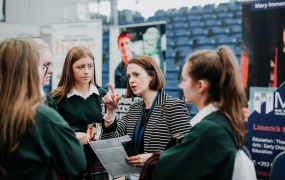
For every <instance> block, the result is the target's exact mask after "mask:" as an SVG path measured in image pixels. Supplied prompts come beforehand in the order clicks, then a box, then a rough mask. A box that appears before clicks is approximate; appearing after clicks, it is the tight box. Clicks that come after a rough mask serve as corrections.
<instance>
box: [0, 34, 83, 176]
mask: <svg viewBox="0 0 285 180" xmlns="http://www.w3.org/2000/svg"><path fill="white" fill-rule="evenodd" d="M0 64H1V66H0V99H1V101H0V124H1V126H0V149H1V152H0V179H1V180H9V179H35V180H36V179H51V180H56V179H57V176H56V175H57V174H58V175H60V176H62V177H65V178H71V177H73V176H77V175H78V174H80V173H82V172H83V171H84V170H85V166H86V160H85V157H84V152H83V147H82V145H81V143H80V141H79V140H78V139H77V138H76V136H75V135H74V131H73V130H72V129H71V128H70V127H69V125H68V124H67V123H66V121H65V120H64V119H63V118H62V117H61V116H60V115H59V114H58V113H57V112H56V111H54V110H53V109H51V108H49V107H47V106H44V105H42V104H43V103H42V98H41V96H40V84H41V80H42V63H41V59H40V58H39V56H38V52H37V49H36V48H35V47H34V46H33V45H31V44H30V43H29V42H27V41H24V40H14V39H10V40H6V41H3V42H2V43H1V44H0ZM74 154H76V156H74Z"/></svg>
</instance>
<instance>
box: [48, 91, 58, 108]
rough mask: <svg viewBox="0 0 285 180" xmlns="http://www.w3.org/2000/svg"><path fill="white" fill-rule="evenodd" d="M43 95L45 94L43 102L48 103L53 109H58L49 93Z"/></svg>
mask: <svg viewBox="0 0 285 180" xmlns="http://www.w3.org/2000/svg"><path fill="white" fill-rule="evenodd" d="M45 95H46V102H45V104H46V105H48V106H49V107H51V108H53V109H54V110H56V111H58V110H57V105H56V102H55V101H54V100H53V98H52V97H51V96H50V95H49V94H45Z"/></svg>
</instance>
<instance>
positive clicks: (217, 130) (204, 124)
mask: <svg viewBox="0 0 285 180" xmlns="http://www.w3.org/2000/svg"><path fill="white" fill-rule="evenodd" d="M214 120H215V121H219V122H220V123H222V124H224V125H225V126H229V127H230V129H231V130H232V128H231V126H230V125H229V122H228V120H227V119H226V117H225V116H224V115H223V114H222V113H221V112H220V111H216V112H213V113H211V114H209V115H208V116H206V117H205V118H204V119H203V120H202V121H201V122H200V123H198V124H197V125H195V126H194V127H193V128H192V129H191V131H194V132H195V131H197V132H198V133H200V135H199V136H200V137H201V139H202V140H203V141H208V140H209V139H217V140H218V141H223V139H231V137H230V136H229V134H228V132H227V131H226V130H225V129H224V128H223V127H222V126H221V125H219V124H218V123H217V122H215V121H214ZM232 131H233V130H232Z"/></svg>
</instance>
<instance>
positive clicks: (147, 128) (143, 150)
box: [102, 56, 190, 167]
mask: <svg viewBox="0 0 285 180" xmlns="http://www.w3.org/2000/svg"><path fill="white" fill-rule="evenodd" d="M126 76H127V78H128V84H127V91H126V97H127V98H129V97H134V96H141V97H142V99H143V100H142V101H139V102H137V103H134V104H132V105H131V106H130V109H129V111H128V113H127V114H126V115H125V116H124V117H123V118H122V119H121V120H119V121H118V122H117V121H115V114H116V108H117V106H118V102H119V99H120V98H121V95H116V94H115V92H114V88H113V86H112V85H111V84H109V88H110V90H111V92H108V93H107V95H106V96H105V97H103V99H102V100H103V101H104V103H105V105H106V107H107V113H106V115H105V116H104V118H103V119H104V126H103V135H104V136H105V137H108V138H110V137H119V136H123V135H129V136H130V138H131V139H132V140H133V143H134V145H135V150H136V152H137V153H138V155H135V156H131V157H128V158H127V159H126V160H127V163H129V164H130V165H133V166H138V167H142V166H143V164H144V162H145V161H146V160H147V159H148V158H149V157H150V156H151V155H152V153H153V152H157V151H163V150H165V148H166V146H167V145H168V143H169V142H170V140H171V137H172V136H173V135H175V134H178V133H180V134H186V133H188V132H189V130H190V115H189V112H188V109H187V107H186V105H185V103H184V102H183V101H181V100H180V99H178V98H173V97H171V96H169V95H167V94H166V92H165V91H164V90H163V87H164V85H165V80H164V76H163V74H162V71H161V69H160V68H159V66H158V64H157V63H156V62H155V60H154V59H153V58H151V57H150V56H138V57H135V58H133V59H132V60H131V61H129V63H128V64H127V66H126Z"/></svg>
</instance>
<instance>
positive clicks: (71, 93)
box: [66, 84, 99, 99]
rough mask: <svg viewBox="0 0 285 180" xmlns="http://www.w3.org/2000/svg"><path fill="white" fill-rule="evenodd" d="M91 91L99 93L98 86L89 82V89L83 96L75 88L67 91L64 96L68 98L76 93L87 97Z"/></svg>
mask: <svg viewBox="0 0 285 180" xmlns="http://www.w3.org/2000/svg"><path fill="white" fill-rule="evenodd" d="M93 93H95V94H97V95H99V91H98V88H97V87H96V86H94V85H93V84H90V87H89V91H88V92H87V94H86V95H85V97H84V96H83V95H81V94H80V93H79V92H77V91H76V89H75V88H73V89H72V91H71V92H70V93H68V94H67V95H66V96H67V98H70V97H72V96H74V95H77V96H80V97H82V98H83V99H87V98H88V97H89V96H91V95H92V94H93Z"/></svg>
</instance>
